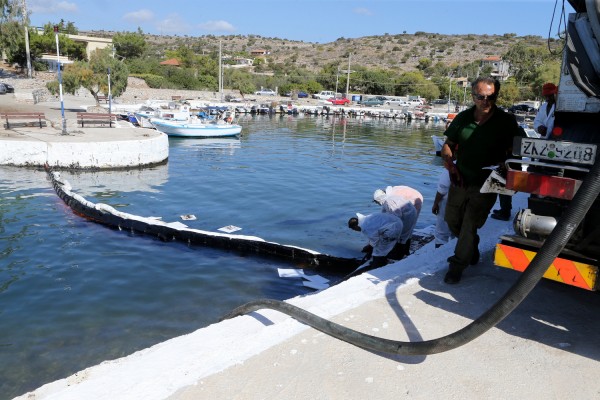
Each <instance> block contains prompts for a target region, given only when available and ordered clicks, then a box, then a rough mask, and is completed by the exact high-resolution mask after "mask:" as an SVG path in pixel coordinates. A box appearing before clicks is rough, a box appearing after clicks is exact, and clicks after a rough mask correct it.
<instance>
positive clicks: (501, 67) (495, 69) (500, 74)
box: [480, 56, 510, 81]
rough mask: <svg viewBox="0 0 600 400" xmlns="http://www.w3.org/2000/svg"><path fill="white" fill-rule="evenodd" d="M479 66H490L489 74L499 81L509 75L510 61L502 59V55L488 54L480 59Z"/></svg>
mask: <svg viewBox="0 0 600 400" xmlns="http://www.w3.org/2000/svg"><path fill="white" fill-rule="evenodd" d="M480 65H481V68H485V67H487V66H490V67H492V71H491V74H490V76H492V77H494V78H496V79H498V80H499V81H505V80H507V79H508V77H509V76H510V74H509V69H510V63H509V62H508V61H504V60H502V57H499V56H490V57H486V58H484V59H483V60H481V64H480Z"/></svg>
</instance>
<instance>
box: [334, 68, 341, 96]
mask: <svg viewBox="0 0 600 400" xmlns="http://www.w3.org/2000/svg"><path fill="white" fill-rule="evenodd" d="M339 80H340V66H339V65H338V67H337V74H335V93H336V94H337V91H338V82H339Z"/></svg>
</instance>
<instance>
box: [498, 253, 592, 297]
mask: <svg viewBox="0 0 600 400" xmlns="http://www.w3.org/2000/svg"><path fill="white" fill-rule="evenodd" d="M536 254H537V252H536V251H534V250H525V249H522V248H520V247H519V245H517V244H514V243H510V244H509V243H506V242H504V243H502V242H501V243H498V244H497V245H496V250H495V253H494V264H496V265H497V266H499V267H504V268H508V269H513V270H515V271H519V272H523V271H525V269H527V267H528V266H529V263H530V262H531V260H533V257H535V255H536ZM544 278H546V279H551V280H553V281H556V282H560V283H565V284H567V285H571V286H576V287H578V288H581V289H586V290H599V289H600V287H598V267H597V266H596V265H593V264H591V263H587V262H579V261H573V260H570V259H568V258H563V257H562V255H561V256H559V257H557V258H555V259H554V261H553V262H552V264H550V267H548V270H547V271H546V273H545V274H544Z"/></svg>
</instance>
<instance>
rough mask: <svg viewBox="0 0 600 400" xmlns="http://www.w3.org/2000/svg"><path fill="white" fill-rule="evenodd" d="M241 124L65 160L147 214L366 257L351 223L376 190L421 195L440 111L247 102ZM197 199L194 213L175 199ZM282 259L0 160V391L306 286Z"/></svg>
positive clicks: (429, 179)
mask: <svg viewBox="0 0 600 400" xmlns="http://www.w3.org/2000/svg"><path fill="white" fill-rule="evenodd" d="M241 124H242V125H243V127H244V128H243V135H242V137H241V138H240V139H221V140H216V139H214V140H213V139H208V140H207V139H179V140H174V139H171V140H170V153H169V161H168V163H167V164H165V165H161V166H157V167H153V168H146V169H140V170H132V171H106V172H95V173H92V172H87V173H69V172H62V173H61V174H62V176H63V178H66V179H67V180H68V181H69V182H70V183H71V184H72V186H73V190H74V191H75V192H76V193H79V194H81V195H83V196H84V197H86V198H88V199H89V200H91V201H93V202H103V203H107V204H110V205H112V206H113V207H116V208H117V209H119V210H122V211H126V212H129V213H133V214H138V215H142V216H160V217H162V218H163V220H164V221H181V222H185V223H186V224H187V225H188V226H190V227H192V228H199V229H207V230H216V229H218V228H220V227H223V226H226V225H235V226H238V227H241V228H242V230H241V231H239V233H242V234H247V235H256V236H260V237H262V238H264V239H266V240H270V241H276V242H279V243H285V244H293V245H298V246H302V247H306V248H310V249H314V250H317V251H320V252H323V253H328V254H332V255H337V256H342V257H360V256H361V254H360V249H361V248H362V246H363V245H364V244H365V241H364V239H363V238H362V237H361V235H360V234H359V233H357V232H354V231H351V230H350V229H348V228H347V225H346V223H347V220H348V218H350V217H351V216H353V215H354V213H355V212H362V213H370V212H376V211H378V210H379V207H378V206H376V205H375V204H374V203H373V202H372V193H373V191H374V190H375V189H377V188H384V187H385V186H387V185H398V184H405V185H409V186H412V187H415V188H416V189H418V190H419V191H421V193H422V194H423V195H424V197H425V204H424V207H423V211H422V213H421V216H420V218H419V221H418V223H417V228H423V227H426V226H429V225H432V224H434V223H435V219H434V216H433V215H432V214H431V212H430V210H431V204H432V201H433V198H434V195H435V189H436V183H437V176H438V174H439V172H440V169H441V163H440V161H439V159H436V157H435V156H433V155H432V154H431V151H432V150H433V145H432V141H431V135H432V134H438V135H439V134H440V133H441V132H442V130H443V125H441V124H428V125H424V124H419V123H412V124H409V123H406V122H402V121H393V120H381V121H380V120H373V121H368V120H361V119H349V120H343V119H342V120H340V119H333V118H329V119H328V118H323V117H306V118H303V117H291V116H284V117H274V118H269V117H263V116H259V117H250V116H248V117H246V118H243V119H242V121H241ZM184 214H193V215H195V216H196V217H197V219H196V220H194V221H182V220H181V215H184ZM278 267H282V268H293V267H294V265H292V264H290V263H286V262H284V261H281V260H276V259H267V258H261V257H254V256H252V257H244V256H241V255H239V254H236V253H235V252H226V251H221V250H216V249H211V248H205V247H189V246H186V245H185V244H181V243H172V242H170V243H165V242H161V241H159V240H157V239H154V238H150V237H146V236H143V235H140V234H136V233H131V232H122V231H118V230H112V229H109V228H107V227H105V226H102V225H99V224H96V223H93V222H89V221H87V220H85V219H83V218H81V217H79V216H77V215H74V214H73V213H72V212H71V210H70V209H69V208H67V206H66V205H65V204H64V203H63V202H62V201H61V200H60V199H59V198H58V196H56V194H55V193H54V191H53V189H52V188H51V186H50V184H49V181H48V179H47V176H46V173H45V172H44V171H42V170H36V169H23V168H10V167H0V326H1V327H2V329H1V330H0V399H10V398H13V397H14V396H17V395H20V394H23V393H25V392H27V391H29V390H33V389H35V388H37V387H39V386H41V385H43V384H44V383H47V382H50V381H53V380H56V379H60V378H64V377H66V376H69V375H71V374H72V373H74V372H77V371H79V370H81V369H84V368H86V367H89V366H91V365H94V364H97V363H100V362H102V361H104V360H109V359H115V358H118V357H122V356H126V355H128V354H131V353H133V352H135V351H137V350H140V349H143V348H146V347H148V346H151V345H153V344H156V343H158V342H161V341H164V340H166V339H169V338H172V337H175V336H179V335H182V334H185V333H189V332H192V331H194V330H196V329H199V328H201V327H204V326H207V325H210V324H212V323H215V322H217V321H218V319H219V318H220V317H221V316H223V315H224V314H225V313H227V312H228V311H230V310H231V309H233V308H234V307H236V306H238V305H240V304H242V303H244V302H247V301H250V300H254V299H258V298H275V299H287V298H291V297H294V296H298V295H304V294H307V293H310V292H311V290H310V289H307V288H305V287H303V286H302V285H301V284H300V282H299V281H295V280H290V279H281V278H279V277H278V275H277V268H278Z"/></svg>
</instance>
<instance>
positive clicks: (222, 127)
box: [151, 119, 242, 137]
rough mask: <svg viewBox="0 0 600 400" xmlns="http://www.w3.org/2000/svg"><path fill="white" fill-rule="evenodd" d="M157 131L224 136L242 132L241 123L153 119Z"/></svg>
mask: <svg viewBox="0 0 600 400" xmlns="http://www.w3.org/2000/svg"><path fill="white" fill-rule="evenodd" d="M151 122H152V125H154V127H155V128H156V130H157V131H160V132H163V133H165V134H167V135H168V136H175V137H224V136H237V135H239V134H240V133H241V132H242V127H241V125H236V124H212V123H183V124H180V123H172V122H167V121H158V120H154V119H152V120H151Z"/></svg>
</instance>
